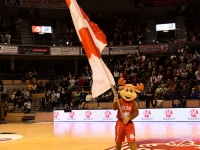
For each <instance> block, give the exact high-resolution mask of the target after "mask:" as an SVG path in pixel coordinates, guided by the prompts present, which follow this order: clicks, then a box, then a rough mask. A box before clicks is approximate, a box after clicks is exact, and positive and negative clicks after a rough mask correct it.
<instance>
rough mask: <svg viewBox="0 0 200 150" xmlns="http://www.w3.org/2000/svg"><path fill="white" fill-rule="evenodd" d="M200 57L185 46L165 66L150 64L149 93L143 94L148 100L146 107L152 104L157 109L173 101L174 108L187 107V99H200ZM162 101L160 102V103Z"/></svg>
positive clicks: (143, 97) (144, 98)
mask: <svg viewBox="0 0 200 150" xmlns="http://www.w3.org/2000/svg"><path fill="white" fill-rule="evenodd" d="M199 63H200V55H199V54H198V53H197V51H196V52H195V53H194V54H192V53H190V52H189V49H188V47H187V46H186V45H183V46H182V47H181V48H180V49H179V50H178V53H177V54H174V53H173V54H172V55H171V56H170V57H169V59H167V60H166V62H165V64H164V66H159V65H157V64H154V63H153V62H151V61H149V62H148V67H149V69H150V70H151V77H150V81H149V84H148V91H147V92H142V99H143V100H146V101H147V103H146V107H147V108H148V107H149V104H150V102H151V104H152V106H153V107H156V102H159V103H160V105H161V103H162V101H163V100H173V105H174V107H185V105H186V99H200V87H196V86H195V85H196V83H198V82H199V81H200V66H199ZM159 100H160V101H159Z"/></svg>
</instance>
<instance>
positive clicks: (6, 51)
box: [0, 45, 18, 55]
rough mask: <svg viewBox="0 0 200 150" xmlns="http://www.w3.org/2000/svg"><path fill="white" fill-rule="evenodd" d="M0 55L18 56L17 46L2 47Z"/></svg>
mask: <svg viewBox="0 0 200 150" xmlns="http://www.w3.org/2000/svg"><path fill="white" fill-rule="evenodd" d="M0 54H7V55H9V54H10V55H11V54H12V55H13V54H18V47H17V46H4V45H0Z"/></svg>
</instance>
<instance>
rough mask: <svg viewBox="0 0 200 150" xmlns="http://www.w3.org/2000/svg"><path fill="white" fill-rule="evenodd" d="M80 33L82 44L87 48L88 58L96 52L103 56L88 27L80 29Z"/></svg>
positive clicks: (96, 54) (97, 54)
mask: <svg viewBox="0 0 200 150" xmlns="http://www.w3.org/2000/svg"><path fill="white" fill-rule="evenodd" d="M79 34H80V36H81V39H82V45H83V47H84V49H85V52H86V54H87V57H88V59H89V58H90V57H91V55H92V54H94V55H95V56H96V57H98V58H101V53H100V50H99V49H98V48H97V47H96V45H95V43H94V41H93V39H92V36H91V34H90V31H89V30H88V28H82V29H80V30H79Z"/></svg>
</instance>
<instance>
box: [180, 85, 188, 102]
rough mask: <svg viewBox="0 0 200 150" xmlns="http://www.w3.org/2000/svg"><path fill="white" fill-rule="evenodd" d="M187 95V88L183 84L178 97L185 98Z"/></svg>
mask: <svg viewBox="0 0 200 150" xmlns="http://www.w3.org/2000/svg"><path fill="white" fill-rule="evenodd" d="M188 96H189V90H188V89H187V88H186V85H183V89H182V90H181V91H180V98H181V99H187V98H188Z"/></svg>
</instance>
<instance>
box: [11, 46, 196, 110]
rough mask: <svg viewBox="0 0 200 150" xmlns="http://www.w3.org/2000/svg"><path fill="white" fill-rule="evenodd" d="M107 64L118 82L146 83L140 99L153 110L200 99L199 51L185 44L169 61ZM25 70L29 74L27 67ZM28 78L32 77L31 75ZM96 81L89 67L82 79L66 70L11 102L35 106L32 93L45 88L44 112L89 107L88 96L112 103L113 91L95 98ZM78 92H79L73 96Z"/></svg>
mask: <svg viewBox="0 0 200 150" xmlns="http://www.w3.org/2000/svg"><path fill="white" fill-rule="evenodd" d="M104 62H105V64H106V65H107V67H108V68H109V69H110V71H111V73H112V74H113V77H114V79H115V82H116V83H117V81H118V79H119V78H121V77H123V78H124V79H125V80H126V82H127V83H130V84H133V85H136V84H137V83H144V84H145V87H146V88H145V90H144V91H142V92H141V94H139V100H143V101H146V107H147V108H148V107H150V103H151V104H152V106H153V107H157V106H158V107H161V104H162V102H163V100H173V102H174V103H173V104H174V107H184V103H183V102H185V101H184V100H186V99H199V98H200V87H195V85H196V83H197V82H199V81H200V66H199V63H200V55H199V54H198V52H197V51H195V52H194V53H191V51H189V46H188V45H183V46H182V47H181V48H180V49H179V50H178V51H177V53H173V54H171V55H170V56H169V57H168V59H166V61H162V60H160V58H147V57H146V56H145V55H142V54H139V53H135V54H127V55H126V56H124V57H122V56H112V57H109V58H107V59H105V60H104ZM22 70H23V71H22ZM47 70H48V71H49V72H51V73H52V72H54V71H52V70H53V69H52V68H51V67H47ZM21 71H22V72H25V70H24V69H23V68H21ZM20 73H21V72H20ZM33 73H36V74H37V69H35V67H32V69H31V75H33ZM54 74H56V72H54ZM27 76H29V78H30V72H29V73H28V75H27ZM92 82H93V81H92V71H91V68H90V66H89V64H88V65H86V66H85V67H84V69H82V71H81V72H80V75H79V76H77V75H75V74H74V73H72V72H70V71H68V70H65V74H64V76H55V78H54V79H53V80H49V81H46V82H43V81H37V80H35V81H34V82H33V83H32V84H31V86H29V85H28V86H27V89H22V90H19V89H18V90H13V93H12V94H11V96H10V100H12V101H13V103H14V106H15V108H16V106H18V109H21V108H24V104H25V102H27V101H28V100H29V101H30V102H31V103H32V100H31V96H30V95H31V93H30V92H32V91H34V90H40V89H41V90H43V91H46V96H45V97H43V98H41V99H40V101H41V110H43V111H52V110H53V109H82V108H84V107H85V102H86V97H87V96H88V97H90V98H87V101H95V102H96V101H97V102H112V100H113V93H112V91H110V90H109V91H106V92H105V93H103V94H102V95H100V96H99V97H97V98H92V96H91V92H90V90H91V89H90V87H91V85H92ZM74 89H76V90H77V89H78V92H77V93H73V91H74ZM28 93H29V94H28ZM27 95H28V97H27ZM81 95H84V96H83V97H84V98H81Z"/></svg>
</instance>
